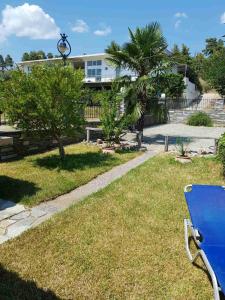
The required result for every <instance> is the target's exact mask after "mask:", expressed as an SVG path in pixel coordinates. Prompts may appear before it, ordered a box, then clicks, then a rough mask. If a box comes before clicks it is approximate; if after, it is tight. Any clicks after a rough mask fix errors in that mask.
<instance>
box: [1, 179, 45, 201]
mask: <svg viewBox="0 0 225 300" xmlns="http://www.w3.org/2000/svg"><path fill="white" fill-rule="evenodd" d="M39 190H40V188H38V187H37V186H36V184H35V183H33V182H30V181H25V180H21V179H15V178H12V177H9V176H3V175H1V176H0V199H5V200H10V201H13V202H16V203H17V202H20V201H21V200H22V199H23V198H24V197H26V196H27V197H29V196H33V195H35V194H36V193H37V192H38V191H39Z"/></svg>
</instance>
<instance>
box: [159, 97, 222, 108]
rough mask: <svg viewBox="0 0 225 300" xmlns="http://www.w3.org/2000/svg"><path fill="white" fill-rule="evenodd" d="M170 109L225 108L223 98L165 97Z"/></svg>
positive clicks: (163, 101)
mask: <svg viewBox="0 0 225 300" xmlns="http://www.w3.org/2000/svg"><path fill="white" fill-rule="evenodd" d="M159 102H162V103H165V106H166V107H167V109H168V110H206V111H207V110H214V109H225V106H224V104H225V103H224V100H223V99H207V98H206V99H205V98H203V99H202V98H199V99H194V100H193V99H163V100H159Z"/></svg>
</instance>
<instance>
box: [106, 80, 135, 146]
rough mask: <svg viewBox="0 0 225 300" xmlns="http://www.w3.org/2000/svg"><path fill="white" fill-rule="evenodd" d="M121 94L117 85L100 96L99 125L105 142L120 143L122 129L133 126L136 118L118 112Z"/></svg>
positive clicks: (126, 113)
mask: <svg viewBox="0 0 225 300" xmlns="http://www.w3.org/2000/svg"><path fill="white" fill-rule="evenodd" d="M123 98H124V97H123V94H122V93H121V92H120V91H119V90H118V85H117V84H113V85H112V89H111V91H105V92H104V93H102V95H101V100H100V101H101V107H102V114H101V118H100V119H101V123H102V129H103V134H104V135H105V138H106V141H107V142H108V143H109V144H110V145H111V144H112V143H113V142H115V143H120V136H121V134H122V132H123V130H124V129H127V128H128V126H130V125H132V124H134V123H135V122H136V121H137V118H136V116H135V114H134V113H128V112H127V111H126V112H125V113H121V112H120V106H121V103H122V101H123Z"/></svg>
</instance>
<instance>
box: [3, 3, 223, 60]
mask: <svg viewBox="0 0 225 300" xmlns="http://www.w3.org/2000/svg"><path fill="white" fill-rule="evenodd" d="M0 12H1V15H0V53H1V54H3V55H6V54H8V53H9V54H10V55H11V56H12V57H13V58H14V60H15V61H19V60H20V58H21V56H22V53H23V52H25V51H31V50H40V49H41V50H44V51H45V52H53V53H54V54H56V53H57V51H56V42H57V36H58V35H59V32H66V33H67V34H68V36H69V41H70V42H71V46H72V55H77V54H82V53H84V52H85V53H97V52H103V51H104V49H105V48H106V46H107V45H108V44H109V43H110V42H111V41H112V40H116V41H117V42H119V43H124V42H126V41H127V40H128V31H127V28H128V26H129V27H131V28H132V29H134V28H135V27H137V26H144V25H146V24H147V23H149V22H152V21H158V22H160V24H161V26H162V29H163V32H164V34H165V37H166V38H167V41H168V44H169V48H170V47H172V46H173V44H174V43H177V44H182V43H185V44H187V45H188V46H189V47H190V49H191V51H192V53H195V52H197V51H200V50H201V49H202V48H203V47H204V41H205V39H206V38H207V37H221V36H222V35H224V34H225V25H223V24H222V23H221V19H222V20H224V22H225V1H224V0H188V1H184V0H170V1H168V0H157V1H155V0H138V1H137V0H113V1H105V0H104V1H103V0H64V1H61V0H60V1H58V0H47V1H46V0H36V1H29V2H28V1H27V2H26V1H17V0H13V1H10V0H1V1H0Z"/></svg>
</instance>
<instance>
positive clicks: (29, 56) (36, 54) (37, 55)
mask: <svg viewBox="0 0 225 300" xmlns="http://www.w3.org/2000/svg"><path fill="white" fill-rule="evenodd" d="M46 58H47V56H46V54H45V52H44V51H42V50H39V51H30V52H29V53H28V52H25V53H24V54H23V56H22V61H28V60H39V59H46Z"/></svg>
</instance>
